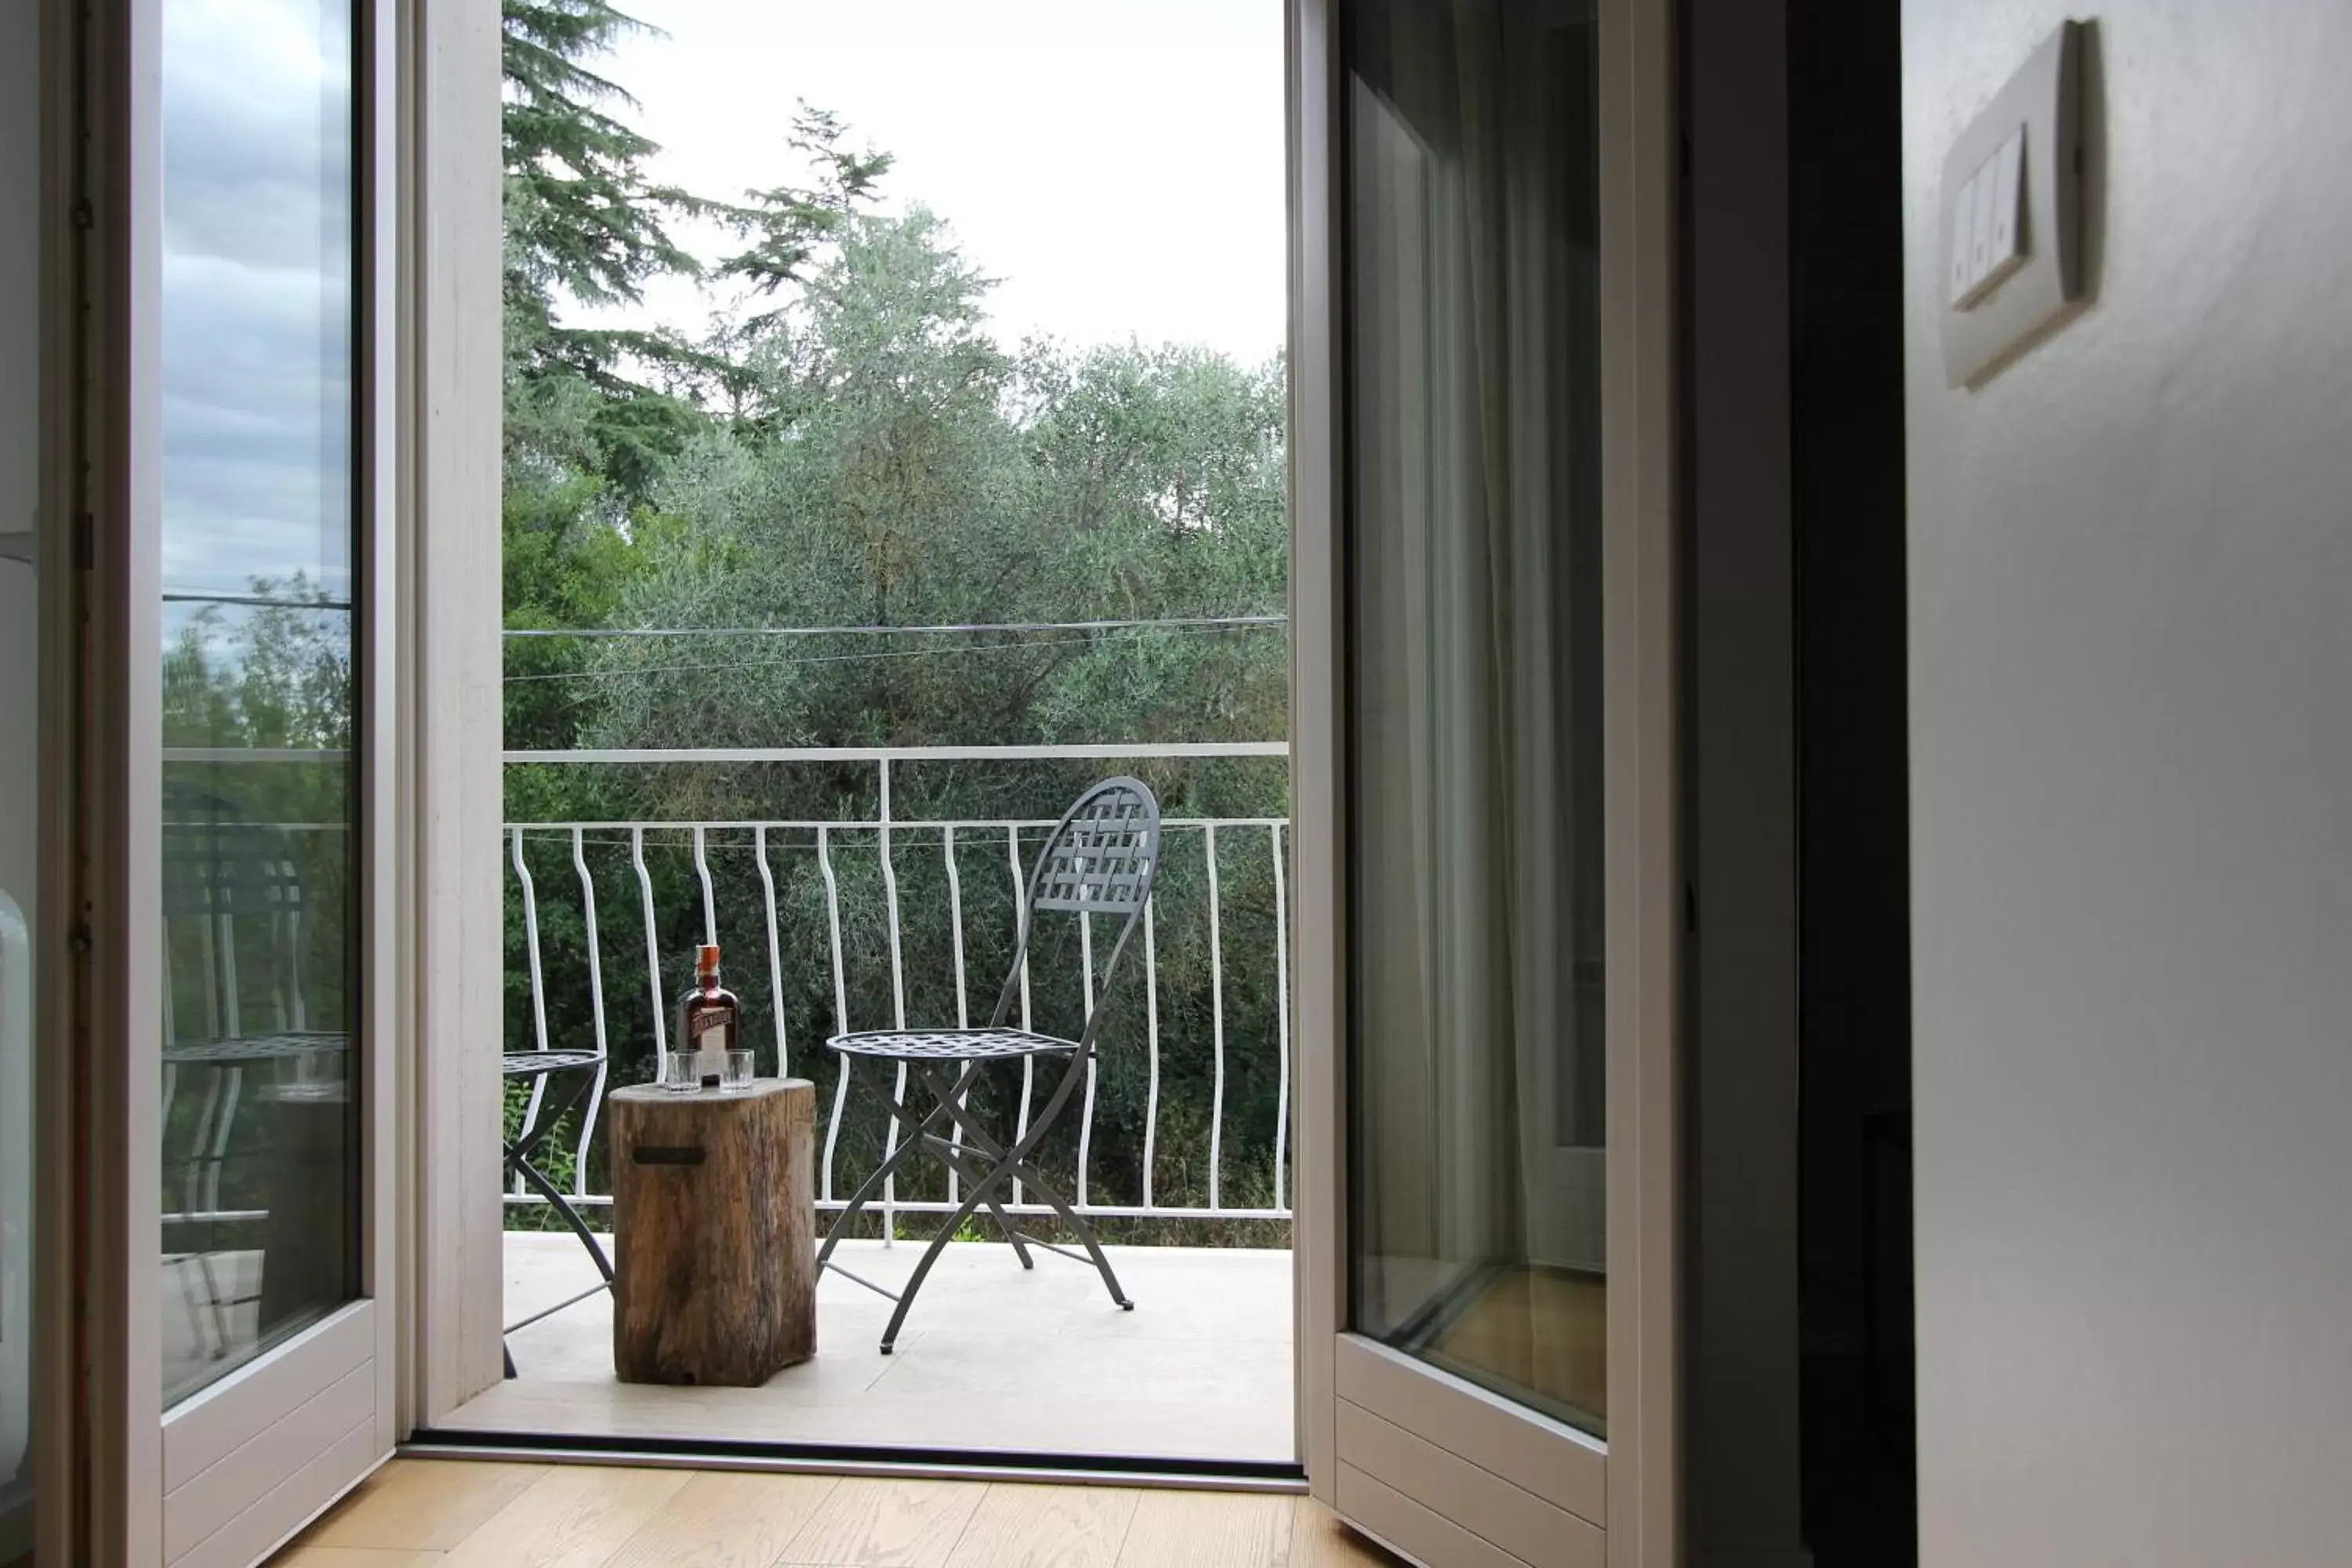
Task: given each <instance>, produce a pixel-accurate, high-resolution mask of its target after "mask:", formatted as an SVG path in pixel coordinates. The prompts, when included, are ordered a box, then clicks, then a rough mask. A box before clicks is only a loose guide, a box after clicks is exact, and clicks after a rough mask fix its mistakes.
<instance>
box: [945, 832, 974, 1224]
mask: <svg viewBox="0 0 2352 1568" xmlns="http://www.w3.org/2000/svg"><path fill="white" fill-rule="evenodd" d="M940 852H941V853H942V854H944V855H945V856H946V857H947V863H948V921H949V935H950V938H951V939H952V942H953V945H954V948H955V977H956V1027H957V1028H959V1029H969V1028H971V996H970V994H969V993H967V992H966V991H965V989H964V981H963V879H962V877H961V876H960V875H958V874H957V872H956V858H955V824H954V823H952V822H946V823H941V824H940ZM956 1103H957V1104H958V1105H960V1106H962V1105H970V1104H971V1089H965V1090H964V1092H963V1093H962V1094H961V1095H960V1096H958V1097H957V1100H956ZM948 1142H950V1144H952V1145H953V1146H954V1147H956V1148H958V1149H961V1148H962V1147H963V1123H962V1122H961V1121H959V1122H957V1123H956V1124H955V1125H954V1126H953V1127H950V1128H949V1129H948ZM962 1201H963V1186H962V1182H961V1179H960V1178H959V1177H958V1176H957V1174H956V1168H955V1166H954V1165H952V1164H950V1166H948V1203H949V1204H950V1205H957V1204H960V1203H961V1202H962Z"/></svg>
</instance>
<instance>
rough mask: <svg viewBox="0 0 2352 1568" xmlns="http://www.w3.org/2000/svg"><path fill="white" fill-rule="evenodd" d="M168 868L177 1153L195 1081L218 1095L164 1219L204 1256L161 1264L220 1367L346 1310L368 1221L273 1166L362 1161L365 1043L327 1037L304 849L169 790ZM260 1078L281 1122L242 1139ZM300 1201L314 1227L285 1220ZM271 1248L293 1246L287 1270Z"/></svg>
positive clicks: (168, 1128) (285, 1257) (187, 1151)
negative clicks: (315, 980) (351, 1268)
mask: <svg viewBox="0 0 2352 1568" xmlns="http://www.w3.org/2000/svg"><path fill="white" fill-rule="evenodd" d="M162 860H163V887H162V893H163V900H162V914H163V943H164V958H165V963H164V982H163V1085H162V1089H163V1102H162V1116H161V1126H162V1128H163V1136H164V1137H165V1138H166V1139H167V1140H171V1139H172V1137H173V1129H174V1121H173V1113H174V1111H175V1110H184V1108H182V1107H181V1106H180V1104H179V1090H180V1088H181V1083H182V1079H183V1078H184V1077H186V1076H192V1075H193V1076H198V1077H200V1078H201V1079H202V1081H203V1083H204V1085H205V1097H204V1100H203V1101H202V1104H201V1105H200V1106H199V1108H198V1109H197V1110H196V1112H195V1117H194V1125H193V1126H192V1127H190V1128H188V1129H187V1130H186V1140H185V1142H184V1144H183V1145H182V1148H183V1150H184V1152H183V1153H182V1154H181V1155H180V1156H179V1164H180V1177H181V1180H180V1203H179V1206H178V1208H177V1210H176V1211H174V1212H169V1213H166V1214H165V1215H164V1216H163V1224H164V1227H165V1230H166V1232H167V1233H178V1234H181V1235H183V1236H185V1237H190V1241H191V1244H190V1245H188V1246H186V1247H183V1248H181V1249H176V1250H175V1249H172V1248H166V1249H165V1252H164V1255H163V1262H164V1266H165V1267H166V1268H171V1269H173V1271H174V1272H175V1273H176V1274H177V1275H178V1277H179V1279H180V1285H181V1294H182V1299H183V1300H184V1302H185V1303H186V1305H187V1307H188V1310H189V1314H190V1319H191V1324H190V1326H191V1328H192V1330H193V1331H194V1337H195V1348H196V1350H197V1351H198V1352H199V1353H200V1355H202V1356H203V1357H204V1358H205V1359H208V1360H215V1361H217V1360H220V1359H223V1358H225V1357H226V1356H228V1355H229V1354H230V1353H231V1352H232V1351H233V1350H236V1349H237V1348H240V1347H241V1346H244V1345H247V1344H249V1343H251V1342H253V1341H255V1340H256V1339H257V1338H258V1337H259V1336H261V1335H262V1334H265V1333H267V1332H268V1331H269V1330H270V1328H271V1325H272V1324H273V1323H274V1322H276V1321H278V1319H279V1318H282V1317H288V1316H290V1315H292V1314H294V1313H296V1312H298V1311H299V1310H302V1309H303V1308H304V1307H305V1306H306V1305H310V1304H315V1303H314V1299H319V1300H340V1299H341V1295H342V1293H343V1289H344V1286H345V1285H346V1283H347V1281H346V1279H345V1278H344V1276H345V1274H346V1273H347V1272H348V1258H347V1257H346V1254H347V1253H348V1251H349V1243H350V1239H351V1237H352V1234H354V1233H353V1232H352V1229H351V1226H352V1220H353V1218H354V1217H355V1216H352V1215H348V1214H346V1213H345V1212H344V1209H345V1206H346V1205H342V1204H341V1202H340V1199H341V1196H342V1195H343V1194H345V1192H346V1191H347V1190H348V1189H347V1187H346V1185H345V1184H341V1183H331V1184H320V1183H314V1182H310V1181H308V1180H306V1179H304V1177H303V1174H302V1173H300V1172H291V1171H286V1170H280V1169H278V1168H277V1166H276V1165H275V1164H274V1163H273V1162H278V1161H279V1160H280V1156H281V1155H283V1156H289V1157H295V1158H302V1157H309V1156H314V1155H315V1156H319V1157H323V1158H326V1159H330V1160H332V1159H335V1158H338V1157H342V1156H345V1155H347V1154H348V1152H350V1151H351V1150H352V1149H355V1148H356V1141H355V1139H354V1138H352V1137H351V1136H349V1135H348V1131H345V1132H344V1133H343V1135H338V1130H341V1129H344V1128H345V1124H346V1123H347V1122H348V1121H349V1111H350V1092H349V1087H348V1069H347V1063H348V1059H349V1056H350V1047H351V1037H350V1035H349V1033H348V1032H346V1031H344V1030H341V1029H320V1028H316V1027H313V1022H314V1015H315V1014H317V1013H318V1011H319V1010H320V1008H319V999H318V998H317V997H315V996H314V995H313V994H312V982H311V977H310V973H309V970H308V965H307V963H306V956H307V955H308V953H309V951H310V944H311V943H312V942H314V941H316V940H317V938H318V933H317V931H316V930H315V929H314V927H315V924H316V921H317V918H318V915H319V910H317V909H315V908H314V907H313V900H312V899H311V897H310V890H309V889H308V888H307V886H306V884H305V880H304V876H303V872H302V868H301V862H300V858H299V854H298V851H297V848H296V846H295V842H294V835H292V834H291V833H289V832H288V831H287V830H286V829H284V828H281V827H278V826H270V825H268V824H262V823H254V822H248V821H246V820H245V819H244V815H243V812H242V810H241V809H240V808H239V807H238V806H237V805H236V804H235V803H234V802H232V801H230V800H228V799H226V798H225V797H223V796H221V795H214V794H211V793H208V792H205V791H201V790H195V789H191V788H187V787H185V786H181V785H167V786H166V787H165V790H164V823H163V856H162ZM256 1072H258V1073H261V1074H262V1075H264V1079H265V1081H264V1083H263V1084H262V1086H261V1089H260V1092H259V1093H258V1094H257V1095H256V1096H253V1097H252V1098H255V1099H258V1100H262V1101H264V1102H265V1103H267V1104H268V1105H269V1106H270V1107H271V1108H272V1110H273V1112H274V1114H273V1115H271V1116H269V1117H268V1118H266V1119H265V1121H264V1123H263V1125H261V1126H260V1127H259V1128H256V1127H255V1126H253V1125H252V1124H251V1122H250V1121H249V1119H248V1121H247V1126H246V1127H245V1128H244V1129H243V1131H242V1132H240V1129H239V1127H238V1116H239V1112H240V1110H242V1109H243V1107H244V1105H245V1103H246V1101H247V1098H248V1096H247V1076H248V1075H249V1074H253V1073H256ZM289 1117H292V1118H295V1119H297V1120H299V1121H302V1122H303V1123H304V1124H305V1126H304V1130H303V1133H304V1135H303V1136H300V1137H298V1138H297V1139H295V1140H294V1142H293V1143H291V1144H286V1143H285V1134H286V1131H287V1126H286V1125H285V1124H286V1123H287V1121H288V1119H289ZM322 1117H323V1118H324V1119H325V1120H326V1121H328V1122H329V1123H331V1125H330V1126H329V1127H327V1128H326V1129H325V1131H324V1134H323V1137H322V1138H321V1137H313V1136H310V1132H311V1131H312V1130H311V1129H310V1127H309V1126H308V1124H309V1123H310V1122H314V1121H320V1118H322ZM281 1144H284V1147H281ZM233 1166H234V1167H236V1168H237V1169H238V1170H240V1171H246V1172H250V1173H251V1176H250V1179H243V1178H241V1179H240V1181H239V1182H238V1183H237V1184H235V1185H233V1186H232V1188H231V1192H230V1197H231V1199H233V1200H234V1201H233V1202H226V1201H225V1200H224V1198H223V1195H222V1194H223V1184H224V1176H225V1175H226V1174H227V1173H230V1172H231V1169H232V1167H233ZM281 1187H284V1188H285V1189H286V1190H285V1191H281V1190H280V1188H281ZM289 1202H291V1203H293V1204H294V1205H296V1206H297V1207H299V1208H300V1209H301V1210H302V1213H301V1214H299V1215H293V1214H285V1213H279V1212H278V1211H279V1210H281V1209H284V1208H285V1207H286V1205H287V1204H288V1203H289ZM314 1211H315V1212H314ZM289 1222H290V1228H289ZM257 1227H258V1229H259V1230H260V1237H259V1239H260V1240H261V1242H262V1245H261V1246H260V1247H257V1248H246V1249H234V1250H233V1249H229V1248H225V1247H222V1246H220V1245H219V1243H220V1242H221V1241H222V1240H223V1239H224V1237H225V1235H227V1234H233V1233H235V1232H237V1231H240V1230H244V1231H251V1230H254V1229H256V1228H257ZM281 1231H282V1232H284V1233H285V1234H283V1235H279V1234H278V1233H280V1232H281ZM273 1238H274V1239H276V1240H278V1241H279V1242H281V1243H283V1244H284V1245H280V1246H278V1247H275V1248H274V1250H275V1251H277V1252H278V1253H279V1254H280V1256H278V1257H274V1258H273V1257H272V1256H271V1253H272V1251H273V1247H272V1245H271V1243H272V1240H273ZM321 1244H323V1245H321ZM247 1251H250V1252H253V1253H254V1254H255V1255H256V1257H257V1262H258V1267H259V1276H258V1278H257V1279H253V1280H249V1281H248V1280H245V1279H243V1278H242V1275H243V1273H244V1261H245V1259H244V1256H243V1254H244V1253H245V1252H247ZM192 1268H193V1270H194V1273H193V1276H192V1274H191V1272H190V1270H191V1269H192ZM224 1274H228V1275H229V1276H230V1278H229V1279H227V1280H224V1279H223V1275H224ZM313 1276H316V1278H313ZM273 1301H274V1302H275V1304H276V1307H277V1310H275V1311H273V1310H272V1308H273ZM207 1308H208V1309H209V1314H207V1311H206V1309H207ZM245 1308H252V1309H254V1311H255V1321H254V1323H253V1324H252V1326H251V1328H250V1330H249V1331H248V1329H247V1327H246V1325H244V1324H243V1323H241V1322H239V1321H236V1314H238V1312H239V1311H240V1310H242V1309H245ZM207 1315H208V1316H209V1319H210V1322H209V1328H210V1333H209V1334H208V1333H207V1332H206V1329H207V1323H206V1318H207Z"/></svg>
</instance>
